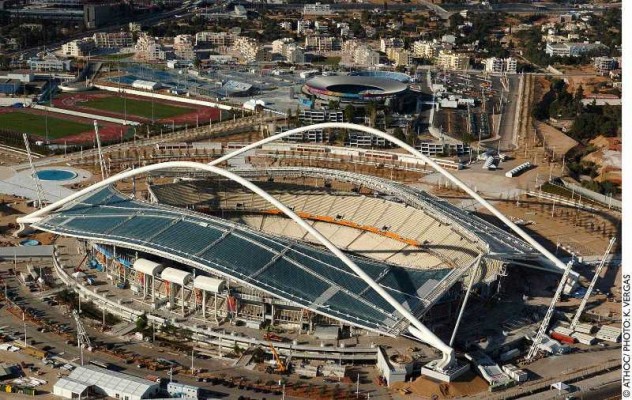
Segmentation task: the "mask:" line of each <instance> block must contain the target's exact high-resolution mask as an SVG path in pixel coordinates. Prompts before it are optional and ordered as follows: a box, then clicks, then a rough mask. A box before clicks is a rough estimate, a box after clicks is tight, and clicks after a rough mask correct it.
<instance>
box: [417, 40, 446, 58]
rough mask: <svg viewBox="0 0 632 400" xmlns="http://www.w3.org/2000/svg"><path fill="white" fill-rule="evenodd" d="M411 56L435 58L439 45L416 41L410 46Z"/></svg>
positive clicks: (439, 48)
mask: <svg viewBox="0 0 632 400" xmlns="http://www.w3.org/2000/svg"><path fill="white" fill-rule="evenodd" d="M412 49H413V54H415V56H417V57H421V58H435V57H437V56H438V55H439V50H441V45H439V44H438V43H435V42H428V41H425V40H417V41H416V42H414V43H413V46H412Z"/></svg>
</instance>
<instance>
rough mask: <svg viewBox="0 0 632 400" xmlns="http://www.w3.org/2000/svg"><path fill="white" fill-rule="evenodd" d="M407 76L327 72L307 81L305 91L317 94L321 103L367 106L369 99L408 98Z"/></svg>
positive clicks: (386, 101)
mask: <svg viewBox="0 0 632 400" xmlns="http://www.w3.org/2000/svg"><path fill="white" fill-rule="evenodd" d="M402 75H403V77H402ZM406 78H407V75H405V74H398V73H397V74H396V73H388V72H383V73H381V74H380V75H375V74H372V75H360V73H354V74H353V75H346V76H343V75H334V76H324V75H323V76H317V77H315V78H312V79H310V80H308V81H307V82H305V85H304V86H303V93H304V94H305V95H307V96H314V97H315V98H316V102H317V103H318V104H321V105H327V104H328V103H329V101H332V100H333V101H337V102H339V103H340V104H351V105H353V106H356V107H360V106H365V105H366V104H367V103H369V102H375V103H376V104H378V105H389V104H391V103H393V102H395V101H401V100H404V99H406V98H407V96H406V94H407V93H408V80H407V79H406Z"/></svg>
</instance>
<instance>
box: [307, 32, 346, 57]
mask: <svg viewBox="0 0 632 400" xmlns="http://www.w3.org/2000/svg"><path fill="white" fill-rule="evenodd" d="M305 50H307V51H316V52H319V53H323V52H328V51H336V50H340V40H339V39H337V38H335V37H332V36H322V35H308V36H305Z"/></svg>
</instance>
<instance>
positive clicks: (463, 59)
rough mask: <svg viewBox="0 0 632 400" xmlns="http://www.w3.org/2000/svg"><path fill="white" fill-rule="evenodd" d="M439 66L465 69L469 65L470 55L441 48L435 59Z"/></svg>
mask: <svg viewBox="0 0 632 400" xmlns="http://www.w3.org/2000/svg"><path fill="white" fill-rule="evenodd" d="M436 64H437V66H438V67H439V68H443V69H449V70H466V69H468V68H469V67H470V57H469V56H467V55H465V54H461V53H455V52H453V51H446V50H441V51H439V55H438V56H437V59H436Z"/></svg>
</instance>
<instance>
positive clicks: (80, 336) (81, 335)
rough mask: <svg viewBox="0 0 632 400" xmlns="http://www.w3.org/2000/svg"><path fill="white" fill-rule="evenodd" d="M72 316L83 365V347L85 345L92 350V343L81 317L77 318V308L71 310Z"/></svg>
mask: <svg viewBox="0 0 632 400" xmlns="http://www.w3.org/2000/svg"><path fill="white" fill-rule="evenodd" d="M72 316H73V317H74V318H75V322H76V323H77V347H79V351H80V353H81V365H83V349H84V347H85V348H87V349H88V351H92V344H91V343H90V337H89V336H88V333H87V332H86V328H84V326H83V323H82V322H81V319H79V313H78V312H77V310H73V311H72Z"/></svg>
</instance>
